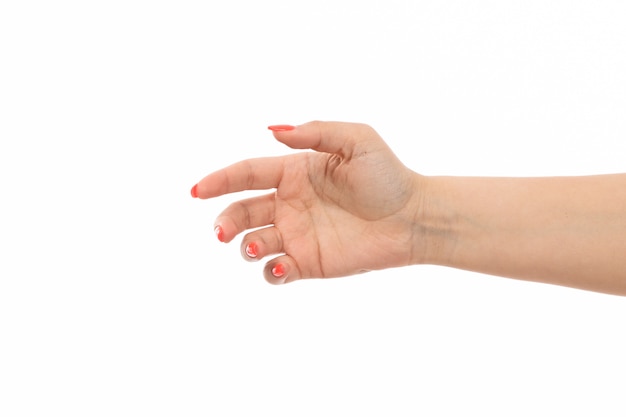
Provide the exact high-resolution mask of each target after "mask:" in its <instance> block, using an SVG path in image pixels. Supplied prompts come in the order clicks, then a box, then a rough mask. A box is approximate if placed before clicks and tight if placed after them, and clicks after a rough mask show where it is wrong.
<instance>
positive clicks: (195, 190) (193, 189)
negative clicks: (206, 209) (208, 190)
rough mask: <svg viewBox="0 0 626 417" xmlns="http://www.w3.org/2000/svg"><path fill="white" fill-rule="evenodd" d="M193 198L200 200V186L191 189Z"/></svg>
mask: <svg viewBox="0 0 626 417" xmlns="http://www.w3.org/2000/svg"><path fill="white" fill-rule="evenodd" d="M191 196H192V197H193V198H198V184H196V185H194V186H193V187H191Z"/></svg>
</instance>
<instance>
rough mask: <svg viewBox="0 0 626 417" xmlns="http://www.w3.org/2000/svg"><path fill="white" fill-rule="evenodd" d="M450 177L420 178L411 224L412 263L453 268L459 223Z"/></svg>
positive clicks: (416, 189) (416, 184)
mask: <svg viewBox="0 0 626 417" xmlns="http://www.w3.org/2000/svg"><path fill="white" fill-rule="evenodd" d="M447 181H448V179H446V177H427V176H423V175H418V176H417V178H416V181H415V192H414V196H415V208H414V209H413V212H414V217H413V219H412V221H411V230H412V245H411V264H432V265H449V264H450V262H451V259H452V256H453V254H454V250H455V242H456V240H457V238H456V229H457V221H456V220H455V218H456V216H455V215H454V212H453V210H451V207H453V204H451V202H450V201H449V200H450V194H449V193H448V192H447V191H446V189H447V186H448V184H447Z"/></svg>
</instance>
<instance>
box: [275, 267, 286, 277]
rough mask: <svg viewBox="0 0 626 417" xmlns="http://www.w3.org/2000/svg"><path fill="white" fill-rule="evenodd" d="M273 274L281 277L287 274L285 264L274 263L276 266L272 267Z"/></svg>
mask: <svg viewBox="0 0 626 417" xmlns="http://www.w3.org/2000/svg"><path fill="white" fill-rule="evenodd" d="M272 275H274V276H275V277H276V278H280V277H282V276H283V275H285V265H283V264H276V265H274V268H272Z"/></svg>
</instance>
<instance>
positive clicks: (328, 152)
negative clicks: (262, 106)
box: [195, 122, 626, 295]
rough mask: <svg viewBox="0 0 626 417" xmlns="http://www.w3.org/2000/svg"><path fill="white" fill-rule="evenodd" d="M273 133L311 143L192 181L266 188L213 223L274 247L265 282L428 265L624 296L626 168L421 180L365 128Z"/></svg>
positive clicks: (225, 235) (220, 187) (307, 127)
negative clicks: (277, 268) (619, 171)
mask: <svg viewBox="0 0 626 417" xmlns="http://www.w3.org/2000/svg"><path fill="white" fill-rule="evenodd" d="M274 136H275V138H276V139H277V140H279V141H280V142H282V143H284V144H285V145H287V146H289V147H291V148H294V149H311V150H314V151H315V152H310V151H307V152H302V153H297V154H292V155H286V156H282V157H273V158H258V159H249V160H244V161H241V162H238V163H235V164H233V165H231V166H229V167H226V168H223V169H220V170H218V171H215V172H213V173H211V174H209V175H207V176H206V177H205V178H203V179H202V180H201V181H200V182H199V183H198V184H197V186H196V187H195V193H196V194H197V197H198V198H201V199H206V198H212V197H216V196H219V195H223V194H227V193H233V192H238V191H244V190H263V189H267V190H272V192H271V193H269V194H267V195H265V196H261V197H254V198H250V199H245V200H241V201H238V202H236V203H233V204H231V205H230V206H229V207H227V208H226V209H225V210H224V211H223V212H222V213H221V214H220V215H219V216H218V217H217V219H216V221H215V225H216V226H219V227H220V228H221V229H222V234H221V237H222V239H223V241H225V242H230V241H231V240H233V239H234V238H235V237H236V236H237V235H238V234H240V233H243V232H245V231H247V230H249V229H255V230H253V231H250V232H248V233H247V234H245V235H244V237H243V240H242V244H241V253H242V256H243V257H244V259H246V260H249V261H258V260H260V259H262V258H265V257H270V256H275V257H274V258H272V259H271V260H269V261H268V262H267V263H266V265H265V268H264V276H265V279H266V280H267V281H268V282H270V283H273V284H282V283H288V282H293V281H296V280H299V279H305V278H332V277H341V276H347V275H352V274H357V273H360V272H365V271H369V270H378V269H384V268H391V267H401V266H407V265H416V264H435V265H443V266H448V267H453V268H459V269H465V270H471V271H477V272H483V273H487V274H492V275H496V276H502V277H509V278H517V279H524V280H531V281H537V282H543V283H550V284H557V285H562V286H568V287H574V288H580V289H585V290H590V291H597V292H604V293H609V294H618V295H626V174H616V175H600V176H587V177H546V178H492V177H484V178H479V177H426V176H423V175H420V174H418V173H416V172H413V171H412V170H410V169H409V168H407V167H406V166H405V165H403V164H402V163H401V162H400V160H399V159H398V158H397V157H396V156H395V155H394V153H393V152H392V150H391V149H390V148H389V147H388V146H387V145H386V144H385V142H384V141H383V139H382V138H381V137H380V136H379V135H378V134H377V133H376V131H375V130H374V129H372V128H371V127H369V126H367V125H363V124H354V123H340V122H310V123H306V124H303V125H299V126H296V127H295V129H293V130H288V131H278V132H274ZM250 244H253V245H256V257H251V256H249V254H248V253H246V247H249V245H250ZM279 264H280V265H281V266H282V269H283V273H282V275H281V274H278V275H280V276H275V274H273V273H272V270H273V269H274V267H275V266H277V265H279Z"/></svg>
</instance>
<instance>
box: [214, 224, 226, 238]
mask: <svg viewBox="0 0 626 417" xmlns="http://www.w3.org/2000/svg"><path fill="white" fill-rule="evenodd" d="M214 230H215V236H217V240H219V241H220V242H223V241H224V229H222V226H215V229H214Z"/></svg>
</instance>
